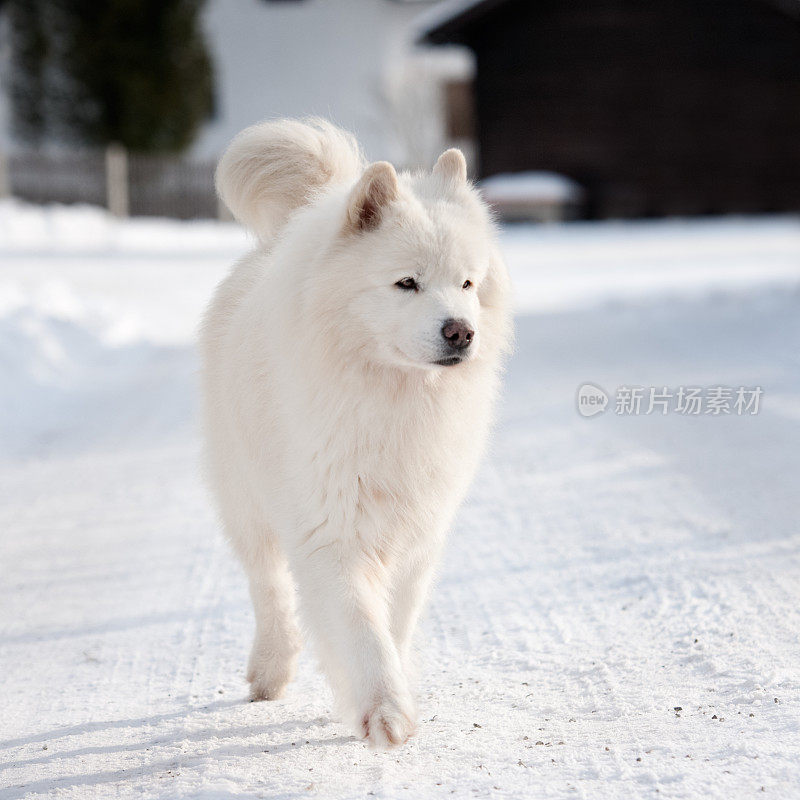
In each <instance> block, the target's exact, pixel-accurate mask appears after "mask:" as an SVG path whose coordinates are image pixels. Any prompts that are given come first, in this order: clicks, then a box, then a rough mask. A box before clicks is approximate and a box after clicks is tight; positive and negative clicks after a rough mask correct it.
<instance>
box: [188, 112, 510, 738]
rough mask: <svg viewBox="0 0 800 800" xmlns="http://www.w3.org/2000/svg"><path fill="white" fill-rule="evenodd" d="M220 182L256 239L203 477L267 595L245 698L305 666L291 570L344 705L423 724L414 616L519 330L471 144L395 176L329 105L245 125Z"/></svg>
mask: <svg viewBox="0 0 800 800" xmlns="http://www.w3.org/2000/svg"><path fill="white" fill-rule="evenodd" d="M217 186H218V190H219V192H220V194H221V196H222V198H223V200H224V201H225V202H226V203H227V205H228V206H229V207H230V209H231V210H232V211H233V213H234V214H235V215H236V217H237V218H238V219H239V220H240V221H241V222H243V223H244V224H245V225H246V226H248V227H249V228H251V229H252V230H253V231H254V232H255V233H256V234H257V235H258V237H259V240H260V244H259V246H258V248H257V249H256V250H255V251H254V252H253V253H251V254H250V255H248V256H247V257H245V258H244V259H243V260H242V261H240V262H239V263H238V264H237V265H236V266H235V267H234V269H233V271H232V272H231V274H230V275H229V277H228V278H227V279H226V280H225V281H223V283H222V284H221V285H220V287H219V288H218V290H217V292H216V295H215V297H214V299H213V302H212V303H211V306H210V308H209V309H208V312H207V314H206V317H205V321H204V325H203V332H202V349H203V358H204V394H205V398H204V399H205V428H206V436H207V452H208V470H209V475H210V481H211V485H212V488H213V491H214V493H215V495H216V499H217V503H218V505H219V510H220V513H221V517H222V521H223V524H224V527H225V530H226V532H227V535H228V537H229V538H230V540H231V542H232V543H233V546H234V548H235V549H236V552H237V554H238V556H239V558H240V559H241V561H242V563H243V564H244V567H245V570H246V571H247V575H248V578H249V581H250V594H251V596H252V600H253V606H254V608H255V616H256V635H255V641H254V643H253V649H252V652H251V655H250V661H249V666H248V672H247V678H248V680H249V681H250V684H251V697H252V699H254V700H269V699H273V698H276V697H279V696H280V695H281V694H282V692H283V691H284V688H285V687H286V684H287V682H288V681H289V680H291V678H292V675H293V672H294V669H295V662H296V659H297V655H298V651H299V649H300V637H299V634H298V629H297V623H296V620H295V584H296V587H297V591H298V594H299V600H300V611H301V614H302V618H303V621H304V623H305V624H306V626H307V628H308V629H309V631H310V632H311V634H312V635H313V637H314V639H315V641H316V644H317V646H318V652H319V656H320V660H321V662H322V666H323V668H324V669H325V671H326V673H327V675H328V677H329V679H330V682H331V684H332V686H333V689H334V694H335V696H336V698H337V700H338V702H339V704H340V706H341V709H342V711H343V712H344V713H345V714H346V715H347V716H349V717H350V719H351V722H352V724H353V725H354V727H355V729H356V730H357V731H358V732H359V733H360V734H361V735H362V736H364V737H367V738H368V739H369V740H370V742H371V743H372V744H373V745H382V746H387V745H397V744H400V743H402V742H404V741H405V740H406V739H407V738H408V736H410V735H411V734H412V733H413V732H414V728H415V724H416V710H415V704H414V700H413V697H412V693H411V691H410V689H409V659H410V654H411V653H410V651H411V640H412V633H413V631H414V627H415V625H416V622H417V618H418V616H419V613H420V609H421V606H422V604H423V601H424V598H425V595H426V592H427V589H428V586H429V584H430V580H431V574H432V570H433V568H434V565H435V562H436V561H437V556H438V555H439V552H440V550H441V547H442V542H443V538H444V534H445V532H446V529H447V527H448V525H449V523H450V520H451V518H452V516H453V513H454V511H455V509H456V507H457V505H458V503H459V501H460V499H461V497H462V496H463V494H464V492H465V491H466V489H467V486H468V484H469V482H470V479H471V477H472V474H473V471H474V469H475V466H476V463H477V461H478V458H479V456H480V453H481V449H482V446H483V444H484V440H485V438H486V434H487V428H488V426H489V421H490V411H491V406H492V402H493V399H494V397H495V394H496V391H497V387H498V374H499V366H500V362H501V360H502V354H503V352H504V351H505V350H507V348H508V345H509V341H510V329H511V325H510V318H509V312H508V308H507V297H506V295H507V274H506V270H505V267H504V265H503V262H502V261H501V258H500V256H499V254H498V251H497V247H496V244H495V237H494V232H493V227H492V223H491V220H490V216H489V214H488V212H487V210H486V208H485V207H484V205H483V204H482V202H481V200H480V199H479V197H478V195H477V193H476V192H475V190H474V189H473V188H472V187H471V186H470V184H469V183H468V182H467V177H466V165H465V163H464V157H463V156H462V155H461V153H460V152H459V151H458V150H448V151H447V152H446V153H444V154H443V155H442V156H441V157H440V158H439V161H438V163H437V164H436V166H435V168H434V170H433V173H432V174H405V173H403V174H400V175H398V174H397V173H396V172H395V170H394V168H393V167H392V166H391V165H390V164H388V163H386V162H378V163H375V164H371V165H368V166H367V165H366V164H365V162H364V160H363V157H362V155H361V153H360V151H359V148H358V146H357V144H356V143H355V141H354V140H353V139H352V138H351V136H350V135H349V134H346V133H344V132H343V131H341V130H339V129H337V128H335V127H333V126H332V125H330V124H329V123H326V122H323V121H319V120H311V121H308V122H296V121H279V122H268V123H263V124H261V125H255V126H253V127H251V128H248V129H247V130H245V131H244V132H242V133H241V134H240V135H239V136H238V137H237V138H236V139H235V140H234V141H233V143H232V144H231V146H230V147H229V149H228V151H227V152H226V153H225V155H224V156H223V158H222V161H221V162H220V165H219V168H218V170H217Z"/></svg>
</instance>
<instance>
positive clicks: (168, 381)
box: [0, 202, 800, 800]
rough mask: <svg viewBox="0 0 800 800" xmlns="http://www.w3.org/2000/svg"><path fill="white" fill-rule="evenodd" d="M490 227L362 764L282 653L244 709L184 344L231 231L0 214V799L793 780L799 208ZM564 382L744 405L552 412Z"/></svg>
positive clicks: (233, 596)
mask: <svg viewBox="0 0 800 800" xmlns="http://www.w3.org/2000/svg"><path fill="white" fill-rule="evenodd" d="M502 243H503V247H504V249H505V252H506V254H507V257H508V260H509V263H510V265H511V271H512V275H513V277H514V281H515V286H516V289H515V291H516V295H515V296H516V304H517V311H518V316H517V350H516V354H515V356H514V358H513V360H512V362H511V364H510V368H509V371H508V377H507V382H506V393H505V397H504V400H503V403H502V407H501V410H500V414H499V424H498V430H497V434H496V436H495V439H494V442H493V446H492V449H491V452H490V454H489V456H488V457H487V459H486V461H485V464H484V465H483V467H482V468H481V471H480V474H479V476H478V478H477V480H476V482H475V485H474V488H473V490H472V492H471V493H470V497H469V499H468V501H467V503H466V505H465V506H464V508H463V510H462V511H461V513H460V514H459V517H458V520H457V522H456V524H455V526H454V530H453V531H452V534H451V538H450V546H449V549H448V552H447V555H446V558H445V559H444V561H443V564H442V568H441V573H440V579H439V582H438V586H437V588H436V591H435V594H434V597H433V601H432V603H431V606H430V610H429V613H428V615H427V617H426V620H425V622H424V624H423V626H422V631H421V635H420V677H419V682H418V683H419V699H420V706H421V724H420V730H419V735H418V736H417V737H416V738H415V739H413V740H412V741H411V742H409V743H408V744H407V745H406V746H404V747H403V748H401V749H399V750H397V751H394V752H390V753H381V752H372V751H370V750H368V749H367V748H366V747H365V745H364V744H363V743H362V742H360V741H357V740H355V739H354V738H352V737H351V736H350V733H349V731H348V730H347V729H346V728H345V727H344V726H342V725H341V724H340V723H339V722H338V721H337V720H336V718H335V717H334V716H333V713H332V710H331V700H330V696H329V693H328V690H327V688H326V687H325V685H324V682H323V679H322V677H321V676H320V674H319V672H318V671H317V669H316V666H315V664H314V660H313V658H312V657H311V655H310V654H308V653H306V654H304V656H303V658H302V661H301V666H300V672H299V675H298V679H297V681H296V683H295V684H294V685H293V686H292V687H291V690H290V692H289V694H288V695H287V697H286V699H284V700H281V701H278V702H276V703H274V704H269V705H268V704H263V703H261V704H249V703H247V702H245V697H246V686H245V683H244V663H245V658H246V653H247V648H248V645H249V637H250V633H251V626H252V619H251V613H250V610H249V604H248V598H247V592H246V588H245V584H244V580H243V578H242V576H241V574H240V571H239V568H238V567H237V565H236V563H235V562H234V560H233V558H232V557H231V555H230V553H229V552H228V550H227V547H226V545H225V544H224V542H223V541H222V539H221V537H220V536H219V535H218V532H217V525H216V522H215V519H214V515H213V512H212V510H211V509H210V507H209V503H208V499H207V497H206V494H205V492H204V490H203V488H202V484H201V481H200V478H199V468H198V448H199V445H198V436H197V430H196V420H195V414H196V394H195V382H196V367H197V362H196V357H195V355H194V350H193V336H194V330H195V327H196V324H197V320H198V315H199V313H200V311H201V309H202V306H203V303H204V302H205V300H206V299H207V297H208V295H209V294H210V292H211V289H212V287H213V285H214V283H215V282H216V281H217V280H218V279H219V278H220V277H221V275H222V274H223V273H224V271H225V270H226V269H227V267H228V266H229V264H230V263H231V262H232V261H233V260H234V259H235V257H236V256H237V255H238V254H239V253H241V252H243V250H244V249H245V248H246V246H247V242H246V240H245V238H244V236H243V234H242V233H241V232H240V231H239V230H238V229H237V228H236V227H235V226H233V225H226V224H221V223H192V224H187V223H173V222H167V221H159V220H134V221H128V222H119V221H115V220H112V219H109V218H108V217H106V216H105V215H104V214H103V213H102V212H99V211H97V210H93V209H86V208H68V209H65V208H54V209H46V210H42V209H34V208H30V207H25V206H21V205H19V204H15V203H10V202H4V203H0V563H1V564H2V565H3V569H2V572H0V686H2V697H3V716H2V724H1V725H0V729H1V732H0V764H1V766H0V774H2V778H0V798H3V800H6V799H10V798H32V797H45V796H47V797H58V798H81V799H82V800H83V799H84V798H105V797H110V796H114V797H122V798H129V797H137V798H151V797H159V798H161V797H169V798H185V797H192V798H207V799H210V798H223V797H224V798H228V797H237V798H238V797H266V798H290V797H306V796H309V797H315V796H316V797H330V798H357V797H358V798H360V797H363V796H365V795H367V794H371V795H373V796H377V797H387V798H396V797H400V798H401V797H409V798H436V797H493V798H494V797H499V798H503V797H509V798H511V797H513V798H520V797H535V798H572V797H584V798H591V800H597V799H598V798H599V799H601V800H602V799H603V798H614V799H617V798H620V799H621V798H630V797H636V798H657V797H659V798H664V797H669V798H725V799H726V800H730V799H731V798H744V797H752V796H754V795H757V796H761V792H760V790H761V788H762V787H763V789H764V792H765V796H767V797H769V796H772V797H780V798H791V797H800V667H798V665H799V664H800V636H799V635H798V634H800V555H799V553H800V529H798V526H797V521H796V520H797V502H798V497H797V480H798V469H800V448H798V444H799V443H800V436H799V434H800V378H799V377H798V375H800V369H798V367H800V357H799V356H798V353H799V352H800V348H798V344H800V341H799V340H800V314H798V311H799V310H800V309H799V308H798V306H800V223H798V221H797V220H796V219H792V218H771V219H733V220H709V221H703V222H681V221H671V222H648V223H627V224H613V223H604V224H587V223H581V224H577V223H576V224H569V225H564V226H550V227H539V228H531V227H525V226H520V227H516V228H508V229H506V230H505V231H504V233H503V242H502ZM585 382H592V383H596V384H597V385H598V386H601V387H603V388H605V389H606V390H607V391H609V392H610V393H613V390H614V389H615V388H616V387H618V386H621V385H623V384H627V385H641V386H650V385H656V386H658V387H661V386H670V387H676V386H678V385H697V386H712V385H717V384H721V385H729V386H739V385H745V386H756V385H760V386H762V387H763V388H764V397H763V404H762V405H763V407H762V409H761V412H760V413H759V414H758V415H755V416H736V415H728V416H722V417H711V416H707V415H702V416H699V417H686V416H682V415H678V414H669V415H667V416H660V415H650V416H646V415H642V416H620V415H617V414H615V413H613V403H612V405H611V408H610V409H609V410H608V411H606V413H604V414H600V415H598V416H596V417H593V418H591V419H584V418H582V417H581V416H580V415H579V414H578V413H577V412H576V409H575V392H576V390H577V387H578V386H579V385H581V384H582V383H585ZM677 707H679V708H680V710H679V711H676V710H675V709H676V708H677Z"/></svg>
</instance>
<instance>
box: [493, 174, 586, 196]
mask: <svg viewBox="0 0 800 800" xmlns="http://www.w3.org/2000/svg"><path fill="white" fill-rule="evenodd" d="M481 193H482V194H483V196H484V197H485V198H486V200H487V201H488V202H489V203H576V202H578V201H579V200H580V199H581V197H582V195H583V190H582V189H581V187H580V186H578V184H577V183H575V181H573V180H571V179H570V178H567V177H565V176H564V175H559V174H557V173H555V172H504V173H501V174H499V175H492V176H491V177H490V178H485V179H484V180H483V181H481Z"/></svg>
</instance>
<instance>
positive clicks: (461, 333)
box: [442, 319, 475, 350]
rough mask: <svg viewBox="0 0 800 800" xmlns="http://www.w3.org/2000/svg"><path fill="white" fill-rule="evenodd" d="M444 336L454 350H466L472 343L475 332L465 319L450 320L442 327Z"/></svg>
mask: <svg viewBox="0 0 800 800" xmlns="http://www.w3.org/2000/svg"><path fill="white" fill-rule="evenodd" d="M442 336H444V340H445V341H446V342H447V344H448V345H449V346H450V347H452V348H453V350H464V349H465V348H467V347H469V346H470V344H471V343H472V339H473V338H474V336H475V331H474V330H472V328H470V326H469V325H467V323H466V322H465V321H464V320H463V319H449V320H447V322H445V324H444V325H442Z"/></svg>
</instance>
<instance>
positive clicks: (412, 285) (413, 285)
mask: <svg viewBox="0 0 800 800" xmlns="http://www.w3.org/2000/svg"><path fill="white" fill-rule="evenodd" d="M395 286H397V287H398V288H399V289H405V290H406V291H407V292H416V291H417V290H418V289H419V284H418V283H417V282H416V281H415V280H414V279H413V278H403V280H401V281H397V283H396V284H395Z"/></svg>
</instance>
